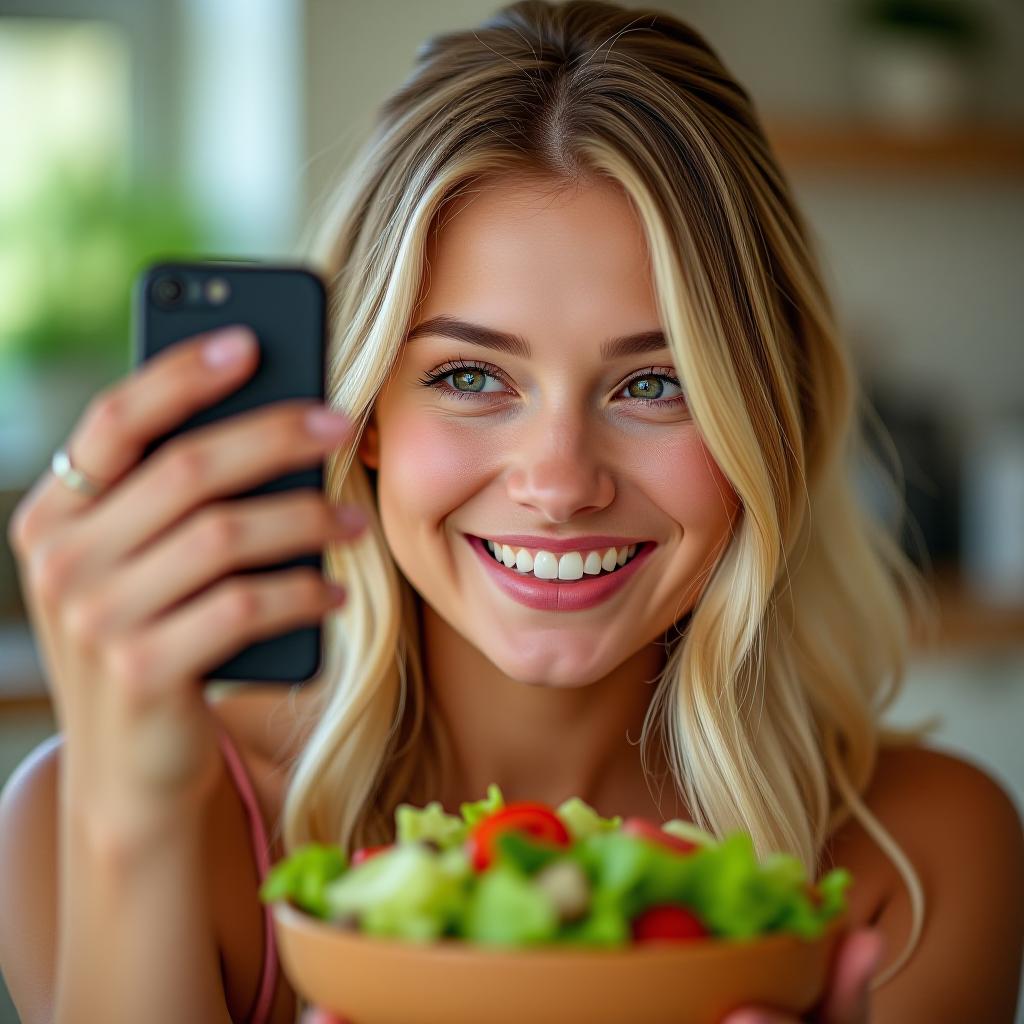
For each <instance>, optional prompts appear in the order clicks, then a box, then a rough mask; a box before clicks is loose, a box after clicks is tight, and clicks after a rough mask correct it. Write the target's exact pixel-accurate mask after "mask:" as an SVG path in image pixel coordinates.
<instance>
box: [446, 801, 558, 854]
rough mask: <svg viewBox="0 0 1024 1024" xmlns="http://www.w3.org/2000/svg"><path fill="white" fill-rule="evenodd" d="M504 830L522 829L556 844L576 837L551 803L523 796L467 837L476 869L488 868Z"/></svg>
mask: <svg viewBox="0 0 1024 1024" xmlns="http://www.w3.org/2000/svg"><path fill="white" fill-rule="evenodd" d="M503 832H522V833H523V834H524V835H527V836H530V837H531V838H533V839H540V840H541V841H543V842H546V843H550V844H551V845H552V846H559V847H562V846H570V845H571V843H572V839H571V838H570V836H569V830H568V829H567V828H566V827H565V825H564V824H563V822H562V819H561V818H559V817H558V815H557V814H555V812H554V811H553V810H552V809H551V808H550V807H548V806H547V804H541V803H535V802H533V801H530V800H523V801H520V802H519V803H513V804H509V805H508V806H506V807H503V808H502V809H501V810H500V811H495V813H494V814H491V815H489V816H488V817H486V818H483V819H482V820H481V821H478V822H477V823H476V824H475V825H474V826H473V828H472V829H471V830H470V833H469V836H468V837H467V839H466V843H467V844H468V849H469V857H470V862H471V863H472V865H473V870H474V871H486V870H487V868H488V867H490V865H491V864H492V862H493V861H494V857H495V854H496V852H497V845H496V841H497V838H498V836H499V835H501V834H502V833H503Z"/></svg>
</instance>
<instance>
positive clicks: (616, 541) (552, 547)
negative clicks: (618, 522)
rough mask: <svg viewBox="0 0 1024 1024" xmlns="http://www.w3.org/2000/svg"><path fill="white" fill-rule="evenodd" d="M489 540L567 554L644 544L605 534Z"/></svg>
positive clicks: (524, 536) (633, 539) (514, 535)
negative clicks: (560, 537)
mask: <svg viewBox="0 0 1024 1024" xmlns="http://www.w3.org/2000/svg"><path fill="white" fill-rule="evenodd" d="M487 539H488V540H493V541H496V542H497V543H498V544H507V545H508V546H509V547H510V548H531V549H532V550H537V549H538V548H539V549H540V550H542V551H550V552H551V553H552V554H554V553H555V552H556V551H557V552H560V553H562V554H565V552H566V551H580V552H585V551H595V550H597V549H598V548H601V549H607V548H628V547H629V546H630V545H631V544H643V543H644V541H643V540H641V539H640V538H639V537H607V536H605V535H604V534H600V535H591V536H589V537H565V538H563V539H561V540H558V539H556V538H555V537H528V536H527V535H526V534H522V533H513V534H508V535H506V536H503V537H498V536H493V535H491V534H488V535H487Z"/></svg>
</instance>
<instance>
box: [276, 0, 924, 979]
mask: <svg viewBox="0 0 1024 1024" xmlns="http://www.w3.org/2000/svg"><path fill="white" fill-rule="evenodd" d="M509 173H514V174H518V175H527V176H529V177H536V178H544V179H549V180H551V181H552V182H554V183H555V187H556V188H560V187H563V186H564V187H573V186H578V185H580V184H583V183H590V182H601V181H604V182H614V183H617V184H618V186H619V187H621V189H622V190H624V193H625V195H626V196H628V198H629V200H630V202H631V203H632V204H633V206H634V208H635V210H636V212H637V214H638V216H639V219H640V221H641V223H642V226H643V229H644V232H645V234H646V238H647V242H648V248H649V252H650V256H651V263H652V268H653V275H654V283H655V290H656V294H657V301H658V309H659V315H660V317H661V320H662V323H663V326H664V328H665V330H666V334H667V336H668V339H669V344H670V346H671V350H672V352H673V356H674V360H675V363H676V367H677V369H678V370H679V371H680V374H681V377H682V379H683V380H685V381H686V382H687V391H688V395H689V403H690V408H691V411H692V415H693V418H694V420H695V422H696V423H697V425H698V427H699V429H700V431H701V433H702V436H703V438H704V440H705V443H706V444H707V446H708V448H709V450H710V452H711V453H712V455H713V457H714V459H715V460H716V462H717V463H718V465H719V466H720V467H721V469H722V471H723V473H724V474H725V475H726V476H727V478H728V479H729V481H730V482H731V484H732V486H733V488H734V489H735V491H736V493H737V495H738V497H739V498H740V500H741V502H742V513H741V515H740V517H739V519H738V521H737V524H736V526H735V529H734V534H733V536H732V537H731V540H730V542H729V544H728V547H726V548H725V549H724V551H723V552H722V554H721V556H720V557H719V559H718V560H717V562H716V564H714V565H713V566H712V567H711V568H710V570H709V573H708V574H707V578H706V580H702V581H700V582H703V583H704V584H705V585H704V589H703V592H702V593H701V594H700V596H699V598H698V600H697V602H696V604H695V605H694V607H693V608H692V609H691V611H690V614H689V615H688V616H684V618H683V619H681V620H680V622H679V623H677V624H676V627H675V628H674V629H671V630H670V631H669V633H668V634H666V636H665V640H664V642H665V649H666V659H665V667H664V671H663V673H662V675H661V676H660V677H659V679H658V681H657V687H656V689H655V691H654V695H653V698H652V700H651V705H650V709H649V712H648V715H647V719H646V720H645V723H644V729H643V734H642V737H641V756H642V761H643V764H644V768H645V772H646V771H647V768H648V760H647V755H646V752H647V750H648V747H649V744H650V738H651V735H652V732H653V731H654V730H659V731H660V736H661V737H662V738H663V741H664V749H665V751H666V757H667V759H668V761H669V763H670V774H671V777H672V780H673V784H674V786H675V792H676V793H677V794H679V795H682V796H683V797H684V798H685V800H686V806H687V808H688V810H689V811H690V813H691V815H692V816H693V820H694V821H695V822H696V823H697V824H698V825H700V826H702V827H704V828H706V829H708V830H709V831H711V832H713V833H714V834H716V835H719V836H721V835H723V834H725V833H727V832H729V831H731V830H734V829H743V830H745V831H747V832H749V833H750V835H751V836H752V838H753V841H754V845H755V848H756V850H757V852H758V855H759V856H762V857H763V856H764V855H766V854H768V853H769V852H771V851H775V850H783V851H787V852H789V853H792V854H793V855H795V856H797V857H798V858H799V859H800V860H801V861H802V862H803V864H804V865H805V868H806V869H807V871H808V872H809V873H810V874H811V876H812V877H817V876H818V875H819V873H820V871H821V869H822V868H823V867H824V865H822V864H821V863H820V860H821V859H822V856H823V848H824V846H825V843H826V840H827V838H828V837H829V836H830V835H831V834H832V833H833V832H834V830H835V829H836V828H837V827H838V826H839V825H840V824H842V823H843V822H844V821H845V820H846V819H847V818H848V817H849V816H850V815H851V814H852V815H854V816H855V817H856V818H857V819H858V820H859V821H860V822H861V823H862V824H863V825H864V827H865V828H866V829H867V830H868V831H869V832H870V833H871V835H872V836H874V837H875V839H876V840H877V842H878V843H879V845H880V846H881V847H882V848H883V849H884V850H885V851H886V853H887V854H888V855H889V856H890V857H891V859H892V860H893V861H894V863H895V864H896V866H897V867H898V869H899V871H900V872H901V874H902V875H903V878H904V879H905V882H906V884H907V887H908V889H909V891H910V894H911V903H912V910H913V926H912V930H911V931H912V933H911V936H910V939H909V941H908V943H907V946H906V948H905V949H904V950H903V952H902V955H901V956H900V957H899V958H897V960H896V962H895V963H893V964H892V965H890V967H889V969H888V970H887V971H886V972H885V973H884V974H883V975H881V976H880V977H879V978H876V981H875V987H878V986H879V985H881V984H882V983H884V982H885V981H887V980H888V979H889V978H890V977H891V976H892V975H893V974H895V973H896V972H897V971H898V970H899V969H900V967H901V966H902V965H903V964H904V963H905V961H906V960H907V959H908V958H909V956H910V954H911V952H912V950H913V948H914V947H915V945H916V943H917V940H918V937H919V934H920V931H921V926H922V922H923V917H924V896H923V891H922V888H921V884H920V881H919V879H918V877H917V875H916V873H915V871H914V869H913V867H912V866H911V864H910V863H909V861H908V860H907V858H906V857H905V855H904V854H903V853H902V851H901V850H900V848H899V847H898V846H897V844H896V843H895V841H894V840H893V838H892V836H891V835H890V834H889V833H888V832H886V831H885V829H884V828H883V827H882V825H881V824H880V822H879V821H878V820H877V819H876V818H875V817H874V816H873V815H872V814H871V813H870V812H869V811H868V810H867V808H866V807H865V805H864V803H863V802H862V800H861V798H860V794H863V793H864V791H865V789H866V788H867V786H868V784H869V782H870V780H871V778H872V775H873V773H874V770H875V763H876V758H877V755H878V751H879V746H880V745H881V744H884V743H887V742H891V743H905V742H919V741H920V739H921V738H922V736H923V735H924V734H925V733H926V732H927V731H929V730H930V729H931V728H934V724H933V723H925V725H923V726H918V727H917V728H916V729H913V730H907V731H898V730H894V729H887V728H885V727H883V726H882V724H881V721H880V719H881V716H882V713H883V712H884V711H885V710H886V709H887V708H888V707H889V706H890V704H891V703H892V701H893V700H894V699H895V697H896V696H897V694H898V692H899V690H900V688H901V686H902V682H903V678H904V673H905V669H906V662H907V657H908V650H909V643H910V639H909V638H910V631H911V628H912V625H913V621H914V620H915V618H916V619H917V620H919V621H920V622H921V623H923V624H924V625H926V626H929V627H930V628H934V606H933V599H932V597H931V595H930V594H929V592H928V591H927V589H926V588H925V586H924V581H923V578H922V577H921V576H920V574H919V573H918V572H917V570H916V568H915V567H914V565H913V563H912V562H911V561H910V560H909V559H908V557H907V556H906V555H905V554H904V553H903V551H902V550H901V548H900V545H899V544H898V543H897V541H896V540H895V537H894V532H893V531H892V524H884V523H880V522H876V521H875V520H874V519H872V518H871V516H870V515H869V514H867V513H866V512H865V511H864V510H863V509H862V508H861V507H860V506H859V504H858V501H857V495H856V493H855V486H854V480H853V479H852V476H853V474H852V470H853V468H854V462H855V460H857V459H860V460H862V462H863V464H865V465H867V464H869V463H870V464H873V465H879V466H880V465H881V464H880V463H879V462H878V460H877V459H876V458H875V457H874V456H873V454H872V452H871V451H870V449H869V447H868V445H866V444H865V443H864V442H865V432H864V427H865V426H866V423H867V421H868V420H869V419H870V418H871V417H872V416H873V413H872V411H871V409H870V406H869V404H868V402H867V400H866V399H865V397H864V395H863V394H862V393H861V392H860V390H859V388H858V384H857V380H856V375H855V373H854V370H853V368H852V366H851V363H850V360H849V357H848V355H847V353H846V351H845V350H844V345H843V342H842V339H841V336H840V332H839V330H838V328H837V324H836V320H835V314H834V312H833V309H832V306H831V303H830V301H829V298H828V296H827V295H826V291H825V288H824V286H823V283H822V278H821V273H820V270H819V258H818V256H817V253H816V249H815V244H814V241H813V240H812V237H811V232H810V231H809V229H808V227H807V225H806V223H805V222H804V220H803V218H802V216H801V214H800V213H799V212H798V211H797V208H796V206H795V204H794V201H793V198H792V196H791V193H790V190H789V186H788V184H787V182H786V180H785V178H784V176H783V174H782V172H781V171H780V169H779V166H778V164H777V162H776V159H775V157H774V154H773V152H772V149H771V147H770V145H769V143H768V142H767V141H766V139H765V136H764V134H763V131H762V128H761V126H760V124H759V122H758V119H757V116H756V115H755V112H754V107H753V103H752V101H751V99H750V97H749V96H748V94H747V93H746V92H745V91H744V89H743V88H742V87H741V86H740V85H738V84H737V83H736V82H735V80H734V79H733V78H732V76H731V75H730V74H729V73H728V72H727V71H726V69H725V67H724V66H723V64H722V62H721V60H720V59H719V57H718V56H717V54H716V53H715V52H714V51H713V50H712V49H711V47H710V46H709V45H708V44H707V42H706V41H705V40H704V39H703V38H702V37H701V35H700V34H698V33H697V32H696V31H695V30H694V29H693V28H691V27H690V26H688V25H687V24H685V23H684V22H682V21H680V20H678V19H677V18H675V17H672V16H670V15H667V14H664V13H661V12H658V11H654V10H648V9H637V8H632V9H624V8H621V7H617V6H614V5H612V4H609V3H599V2H589V0H572V2H568V3H564V4H557V5H556V4H550V3H545V2H542V0H522V2H519V3H513V4H510V5H509V6H507V7H504V8H502V9H501V10H499V11H498V12H497V13H496V14H495V15H494V16H493V17H491V18H490V19H489V20H487V21H486V22H484V24H482V25H481V26H479V27H478V28H476V29H475V30H467V31H459V32H452V33H447V34H443V35H439V36H436V37H434V38H431V39H429V40H428V41H427V42H426V43H425V44H424V45H423V46H422V47H421V48H420V50H419V51H418V53H417V57H416V66H415V69H414V70H413V72H412V74H411V75H410V77H409V78H408V80H407V81H406V82H405V83H404V84H403V85H402V86H401V87H400V88H399V89H398V90H397V91H396V92H395V93H394V94H393V95H392V96H391V97H390V98H389V99H388V100H387V101H386V102H385V103H384V104H383V105H382V107H381V108H380V111H379V116H378V120H377V123H376V127H375V129H374V131H373V133H372V137H371V138H370V139H369V140H368V141H367V142H366V143H365V145H364V146H363V147H362V148H361V149H360V150H359V152H358V153H357V155H356V157H355V159H354V160H353V162H352V164H351V166H350V168H349V170H348V171H347V173H346V175H345V177H344V180H343V181H342V182H341V184H340V186H339V189H338V191H337V194H336V196H335V197H333V198H332V200H331V202H330V204H329V206H328V207H327V208H326V209H325V210H324V211H319V212H318V215H317V219H318V224H317V230H316V232H315V236H314V237H312V238H311V239H309V240H308V241H304V242H303V244H302V255H303V257H304V258H306V259H307V261H308V262H311V263H312V265H314V266H315V267H316V268H317V269H318V270H320V272H321V273H322V274H323V276H324V279H325V281H326V283H327V285H328V292H329V315H330V324H331V337H330V355H329V380H328V400H329V401H330V403H331V404H333V405H335V406H338V407H341V408H343V409H345V410H346V411H348V412H349V413H350V414H351V415H352V416H353V417H354V418H355V420H356V422H357V424H359V425H360V427H363V426H365V424H366V422H367V420H368V417H369V414H370V411H371V409H372V407H373V404H374V401H375V399H376V397H377V394H378V392H379V391H380V389H381V388H382V386H383V385H384V383H385V380H386V379H387V377H388V375H389V372H390V370H391V368H392V367H393V366H394V365H395V363H396V360H397V358H398V356H399V353H400V350H401V348H402V345H403V342H404V339H405V336H406V333H407V331H408V329H409V327H410V317H411V315H412V312H413V309H414V306H415V303H416V299H417V296H418V295H419V290H420V285H421V275H422V273H423V268H424V250H425V246H426V243H427V240H428V237H429V235H430V232H431V231H433V230H435V229H436V226H437V223H438V219H439V217H440V216H441V215H442V212H443V210H444V208H445V204H446V203H448V202H449V201H450V200H452V199H453V198H455V197H457V196H459V195H462V194H465V193H467V192H469V191H472V190H480V189H484V188H487V187H490V186H491V184H492V183H493V181H494V179H496V178H498V177H500V176H504V175H507V174H509ZM877 426H878V429H879V432H880V434H881V435H883V436H884V428H882V427H881V425H880V424H877ZM890 454H891V455H892V460H893V464H894V467H895V470H894V471H895V472H898V460H897V459H896V456H895V452H894V451H892V450H890ZM355 455H356V443H355V442H353V444H352V445H351V446H350V447H348V448H347V449H344V450H342V451H339V452H338V453H336V455H335V456H334V457H333V458H332V460H331V461H330V463H329V465H328V477H327V479H328V483H327V491H328V494H329V496H330V498H331V499H332V500H334V501H340V502H346V503H354V504H358V505H361V506H363V507H364V508H366V509H367V510H369V511H370V512H371V520H372V521H371V526H370V530H369V532H368V534H367V535H366V536H365V537H364V538H363V539H362V540H361V541H359V542H357V543H356V544H354V545H339V546H336V547H332V548H331V549H329V551H328V553H327V568H328V572H329V575H330V576H331V577H332V578H336V579H339V580H343V581H344V582H345V584H346V586H347V588H348V591H349V599H348V603H347V605H346V606H345V607H344V608H343V609H342V611H341V613H340V614H338V615H337V616H335V617H333V618H332V619H330V620H328V623H327V625H326V628H327V630H328V634H327V659H328V660H327V664H326V666H325V669H324V672H323V675H322V676H321V678H320V679H318V680H317V682H316V684H315V686H316V688H317V690H316V693H315V697H314V699H313V701H312V710H311V713H310V715H309V716H308V717H307V718H305V719H304V720H300V721H299V722H298V725H297V727H296V733H295V734H294V736H293V739H295V738H298V737H299V736H300V733H301V734H302V735H303V742H302V747H301V750H300V752H299V753H298V754H297V755H296V757H295V759H294V761H293V762H292V763H291V764H290V765H289V769H290V773H291V778H290V783H289V788H288V791H287V796H286V799H285V802H284V810H283V816H282V821H281V822H280V823H279V828H280V830H281V833H282V834H283V837H284V842H285V849H286V850H287V851H291V850H292V849H294V848H295V847H296V846H298V845H300V844H302V843H305V842H311V841H317V842H333V843H340V844H341V845H342V846H343V847H345V848H347V849H352V848H354V847H355V846H361V845H367V844H373V843H383V842H388V841H390V840H391V839H392V838H393V824H392V821H393V817H392V816H393V812H394V808H395V806H396V804H398V803H399V802H401V801H403V800H410V799H414V797H418V799H419V800H422V799H424V798H427V799H429V798H431V794H435V793H437V792H438V791H439V787H438V781H439V780H440V779H442V778H446V777H447V775H446V773H447V771H448V768H449V765H450V753H451V744H450V739H449V737H447V736H446V735H445V734H444V732H443V730H442V728H441V725H440V722H439V718H438V716H436V715H434V714H432V713H431V703H430V700H431V698H430V694H429V692H428V690H427V688H426V687H425V685H424V673H423V666H422V661H421V652H420V633H419V608H418V603H417V602H418V597H417V596H416V594H415V593H414V592H413V590H412V588H411V587H410V585H409V583H408V582H407V581H406V580H405V578H404V577H403V576H402V574H401V573H400V571H399V569H398V568H397V566H396V564H395V562H394V560H393V558H392V556H391V553H390V551H389V548H388V546H387V543H386V540H385V537H384V535H383V532H382V529H381V525H380V521H379V518H378V517H377V515H376V495H375V490H376V481H375V474H374V473H373V471H371V470H368V469H367V468H366V467H365V466H363V465H362V464H361V463H360V462H359V461H358V459H356V458H355ZM885 479H886V480H887V481H888V482H889V484H890V485H891V487H892V489H893V492H894V493H895V494H896V495H897V498H898V500H899V501H900V502H902V481H900V483H899V484H898V485H897V484H896V483H895V481H894V480H893V479H892V478H890V477H888V476H886V477H885ZM901 507H905V506H902V505H901ZM896 525H897V527H898V526H899V525H901V524H896ZM915 613H916V614H915ZM684 624H685V627H686V628H685V629H682V628H679V627H680V626H681V625H684ZM293 708H294V702H293ZM648 778H650V776H649V775H648ZM479 795H480V796H482V795H483V794H479ZM567 795H569V794H567ZM470 796H472V794H470Z"/></svg>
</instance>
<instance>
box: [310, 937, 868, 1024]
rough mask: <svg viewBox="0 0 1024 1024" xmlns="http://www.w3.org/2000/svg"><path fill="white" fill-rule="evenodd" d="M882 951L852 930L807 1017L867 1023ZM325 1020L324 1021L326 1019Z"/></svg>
mask: <svg viewBox="0 0 1024 1024" xmlns="http://www.w3.org/2000/svg"><path fill="white" fill-rule="evenodd" d="M884 952H885V939H884V937H883V935H882V933H881V932H880V931H879V930H878V929H877V928H861V929H859V930H858V931H855V932H851V933H850V934H849V935H848V936H847V937H846V938H845V939H844V940H843V942H842V944H841V945H840V947H839V952H838V953H837V955H836V960H835V966H834V968H833V971H832V975H831V977H830V978H829V983H828V987H827V988H826V991H825V995H824V996H823V997H822V1000H821V1003H820V1004H819V1005H818V1007H817V1008H816V1009H815V1010H813V1011H812V1013H811V1016H810V1017H808V1018H807V1020H809V1021H813V1022H814V1024H869V1021H870V1019H871V1018H870V1005H869V1001H870V995H871V993H870V989H869V985H870V982H871V979H872V977H873V976H874V974H875V971H876V969H877V968H878V965H879V964H880V963H881V962H882V955H883V953H884ZM324 1024H327V1022H326V1021H325V1022H324ZM721 1024H800V1022H799V1021H798V1020H797V1018H796V1017H791V1016H790V1015H789V1014H787V1013H780V1012H779V1011H778V1010H772V1009H769V1008H763V1007H759V1006H746V1007H743V1008H742V1009H740V1010H733V1012H732V1013H730V1014H729V1016H728V1017H725V1018H723V1019H722V1021H721Z"/></svg>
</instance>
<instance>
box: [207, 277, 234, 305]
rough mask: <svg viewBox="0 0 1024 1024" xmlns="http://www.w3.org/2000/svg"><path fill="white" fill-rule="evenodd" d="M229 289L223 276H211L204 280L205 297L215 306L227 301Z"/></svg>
mask: <svg viewBox="0 0 1024 1024" xmlns="http://www.w3.org/2000/svg"><path fill="white" fill-rule="evenodd" d="M230 293H231V289H230V288H229V287H228V283H227V281H225V280H224V278H223V277H211V278H210V280H209V281H207V282H206V297H207V299H208V300H209V301H210V302H211V303H213V305H215V306H220V305H222V304H223V303H225V302H226V301H227V298H228V295H230Z"/></svg>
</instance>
